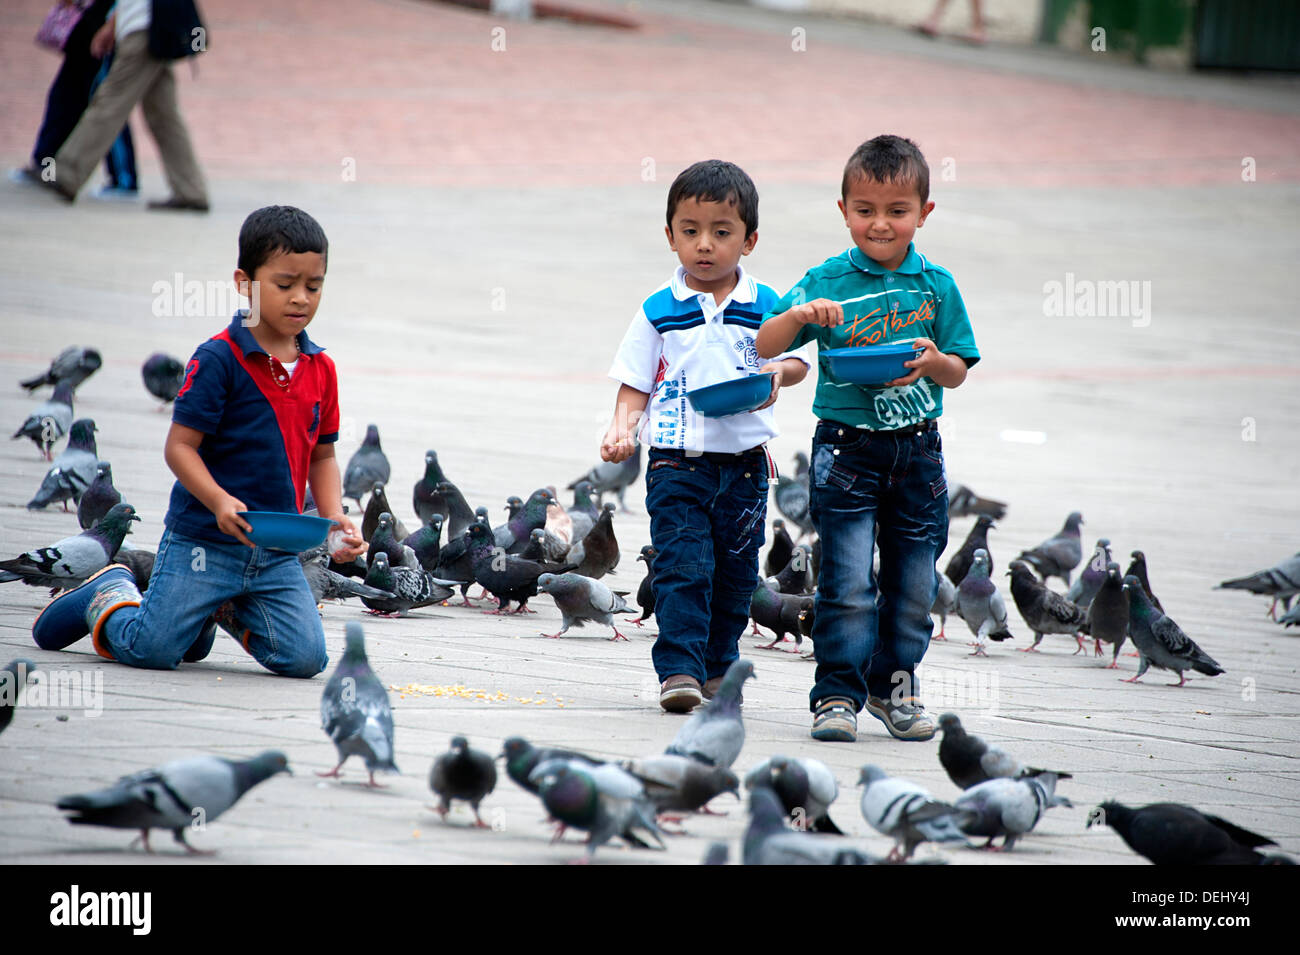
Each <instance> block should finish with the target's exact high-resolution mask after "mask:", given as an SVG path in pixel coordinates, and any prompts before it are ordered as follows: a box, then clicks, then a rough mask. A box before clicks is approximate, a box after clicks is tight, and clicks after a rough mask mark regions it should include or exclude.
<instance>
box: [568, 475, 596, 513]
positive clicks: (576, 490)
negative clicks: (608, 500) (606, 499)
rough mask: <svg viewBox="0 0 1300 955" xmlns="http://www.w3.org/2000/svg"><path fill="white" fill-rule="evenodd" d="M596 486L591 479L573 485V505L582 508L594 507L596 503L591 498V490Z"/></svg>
mask: <svg viewBox="0 0 1300 955" xmlns="http://www.w3.org/2000/svg"><path fill="white" fill-rule="evenodd" d="M594 490H595V487H594V486H593V485H592V483H591V482H590V481H579V482H578V483H577V484H575V485H574V486H573V506H574V507H576V508H580V509H582V510H587V509H589V508H594V507H595V506H596V505H595V503H594V502H593V501H592V499H591V492H592V491H594Z"/></svg>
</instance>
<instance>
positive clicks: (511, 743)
mask: <svg viewBox="0 0 1300 955" xmlns="http://www.w3.org/2000/svg"><path fill="white" fill-rule="evenodd" d="M532 751H533V744H532V743H530V742H528V740H526V739H524V738H523V737H522V736H512V737H510V738H509V739H508V740H506V741H505V742H504V743H503V744H502V745H501V752H500V753H498V754H497V759H504V760H506V761H507V762H511V763H513V762H514V761H515V760H516V759H518V758H519V757H520V756H527V755H528V754H529V753H531V752H532Z"/></svg>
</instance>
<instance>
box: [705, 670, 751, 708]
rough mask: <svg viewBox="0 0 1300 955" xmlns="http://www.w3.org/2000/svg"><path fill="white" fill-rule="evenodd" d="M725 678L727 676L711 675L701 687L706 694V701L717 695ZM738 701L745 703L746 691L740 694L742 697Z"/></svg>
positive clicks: (741, 703)
mask: <svg viewBox="0 0 1300 955" xmlns="http://www.w3.org/2000/svg"><path fill="white" fill-rule="evenodd" d="M725 679H726V677H722V676H715V677H710V678H709V679H707V680H705V681H704V686H703V687H702V688H701V690H700V692H702V693H703V694H704V699H705V701H706V702H707V701H708V700H711V699H713V697H714V696H716V695H717V692H718V689H719V688H720V687H721V686H722V681H723V680H725ZM737 702H738V703H739V704H740V705H741V706H744V705H745V694H744V693H742V694H740V699H739V700H738V701H737Z"/></svg>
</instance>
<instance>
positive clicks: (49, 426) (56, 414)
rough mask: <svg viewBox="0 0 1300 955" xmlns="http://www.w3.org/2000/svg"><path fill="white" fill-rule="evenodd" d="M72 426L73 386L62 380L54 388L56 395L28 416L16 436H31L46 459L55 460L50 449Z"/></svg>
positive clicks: (15, 433) (33, 442)
mask: <svg viewBox="0 0 1300 955" xmlns="http://www.w3.org/2000/svg"><path fill="white" fill-rule="evenodd" d="M71 427H72V386H71V385H69V384H67V383H66V382H60V383H59V385H58V387H57V388H55V389H54V396H53V397H52V398H50V400H49V401H44V402H42V403H41V404H39V405H37V406H36V409H35V410H34V411H32V413H31V414H29V415H28V416H27V420H26V421H24V422H23V423H22V425H21V426H20V427H19V428H18V430H17V431H15V432H14V433H13V436H14V438H30V439H31V441H32V444H34V445H36V448H37V450H39V451H40V452H41V456H42V457H43V458H44V459H45V460H46V461H53V460H54V456H53V455H52V454H51V453H50V449H51V448H53V447H54V445H55V444H57V443H58V440H59V438H61V437H63V436H64V435H65V434H67V433H68V429H69V428H71Z"/></svg>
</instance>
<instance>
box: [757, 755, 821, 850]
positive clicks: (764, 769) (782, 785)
mask: <svg viewBox="0 0 1300 955" xmlns="http://www.w3.org/2000/svg"><path fill="white" fill-rule="evenodd" d="M760 786H766V787H768V788H770V789H771V790H772V792H774V793H776V796H777V798H778V799H780V800H781V806H782V808H783V809H784V810H785V813H786V815H787V816H788V817H790V819H791V820H792V821H793V822H794V824H795V827H796V828H799V829H805V830H807V831H808V832H826V833H831V834H832V835H843V834H844V833H843V832H842V831H841V830H840V827H839V826H837V825H835V822H834V821H833V820H832V819H831V817H830V807H831V803H833V802H835V800H836V798H837V797H838V796H839V794H840V787H839V783H837V782H836V781H835V774H834V773H832V772H831V768H830V767H829V766H827V765H826V764H825V763H823V762H822V761H821V760H819V759H812V758H811V757H807V756H804V757H799V758H795V759H791V758H790V757H788V756H779V755H778V756H772V757H770V758H768V759H765V760H763V761H762V762H761V763H759V764H758V765H757V766H755V767H754V768H753V769H751V770H750V771H749V772H748V773H747V774H746V775H745V788H746V789H751V790H752V789H755V788H757V787H760Z"/></svg>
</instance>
